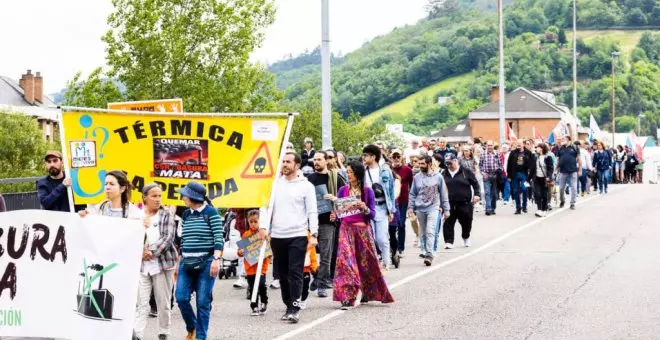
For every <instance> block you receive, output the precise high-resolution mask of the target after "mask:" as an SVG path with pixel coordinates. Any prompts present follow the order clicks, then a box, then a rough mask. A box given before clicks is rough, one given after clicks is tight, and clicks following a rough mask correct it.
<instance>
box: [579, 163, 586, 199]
mask: <svg viewBox="0 0 660 340" xmlns="http://www.w3.org/2000/svg"><path fill="white" fill-rule="evenodd" d="M578 180H579V181H580V192H581V193H585V192H587V169H582V176H580V177H578Z"/></svg>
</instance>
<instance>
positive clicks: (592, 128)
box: [589, 115, 601, 142]
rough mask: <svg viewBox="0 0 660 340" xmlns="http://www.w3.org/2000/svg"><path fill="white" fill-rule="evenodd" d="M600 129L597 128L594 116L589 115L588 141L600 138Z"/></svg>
mask: <svg viewBox="0 0 660 340" xmlns="http://www.w3.org/2000/svg"><path fill="white" fill-rule="evenodd" d="M600 134H601V132H600V128H599V127H598V123H597V122H596V118H594V115H591V117H589V141H590V142H591V141H593V140H594V139H596V138H597V137H600Z"/></svg>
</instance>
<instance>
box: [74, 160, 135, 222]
mask: <svg viewBox="0 0 660 340" xmlns="http://www.w3.org/2000/svg"><path fill="white" fill-rule="evenodd" d="M105 198H106V200H105V201H103V202H102V203H101V204H98V205H91V204H88V205H87V209H85V210H81V211H79V212H78V214H80V216H81V217H85V216H87V214H93V215H102V216H108V217H121V218H130V219H136V220H142V219H143V218H144V213H143V212H142V210H140V208H138V207H137V206H135V205H134V204H133V203H131V183H130V182H129V181H128V178H127V177H126V174H125V173H124V172H123V171H120V170H113V171H110V172H109V173H108V174H107V175H106V176H105Z"/></svg>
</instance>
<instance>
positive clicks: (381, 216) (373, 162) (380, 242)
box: [362, 145, 396, 271]
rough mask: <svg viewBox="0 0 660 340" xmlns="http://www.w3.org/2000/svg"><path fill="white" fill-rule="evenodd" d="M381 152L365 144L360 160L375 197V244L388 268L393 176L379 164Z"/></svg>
mask: <svg viewBox="0 0 660 340" xmlns="http://www.w3.org/2000/svg"><path fill="white" fill-rule="evenodd" d="M381 157H382V154H381V152H380V148H378V147H377V146H375V145H367V146H365V147H364V149H363V150H362V162H363V163H364V165H365V168H366V171H365V172H366V175H365V176H364V183H365V184H366V185H367V186H368V187H370V188H371V189H372V190H373V191H374V196H375V197H376V217H375V218H374V220H373V221H372V223H373V230H374V235H376V245H377V246H378V250H379V251H380V253H381V258H382V262H383V269H384V270H386V271H387V270H389V265H390V244H389V241H390V237H389V222H390V221H392V219H394V213H396V206H395V204H394V176H393V175H392V171H390V169H389V167H388V166H387V165H380V164H379V162H380V159H381Z"/></svg>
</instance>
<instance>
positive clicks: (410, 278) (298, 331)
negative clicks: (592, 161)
mask: <svg viewBox="0 0 660 340" xmlns="http://www.w3.org/2000/svg"><path fill="white" fill-rule="evenodd" d="M619 188H620V187H615V188H612V187H610V188H609V189H610V190H609V191H610V192H612V191H613V190H612V189H614V190H616V189H619ZM598 197H601V195H598V194H594V195H593V196H591V197H588V198H586V199H583V200H580V201H577V202H576V205H577V204H582V203H586V202H589V201H591V200H592V199H595V198H598ZM566 210H569V208H562V209H558V208H555V210H554V211H553V212H552V213H550V214H548V215H547V216H546V217H544V218H538V217H537V219H535V220H534V221H531V222H529V223H527V224H524V225H522V226H520V227H518V228H516V229H513V230H511V231H509V232H507V233H505V234H503V235H501V236H500V237H497V238H495V239H493V240H491V241H489V242H487V243H486V244H484V245H482V246H481V247H479V248H476V249H474V250H472V251H470V252H468V253H465V254H463V255H460V256H457V257H455V258H453V259H450V260H447V261H444V262H441V263H438V264H437V265H433V266H432V267H429V268H428V269H424V270H422V271H419V272H417V273H415V274H413V275H410V276H408V277H406V278H404V279H401V280H399V281H397V282H395V283H393V284H391V285H389V286H388V287H389V289H390V290H394V289H396V288H397V287H400V286H402V285H404V284H406V283H408V282H410V281H413V280H416V279H418V278H420V277H422V276H425V275H428V274H431V273H433V272H435V271H436V270H439V269H440V268H444V267H446V266H448V265H450V264H453V263H456V262H458V261H460V260H464V259H466V258H468V257H471V256H474V255H476V254H479V253H481V252H483V251H484V250H486V249H488V248H490V247H492V246H494V245H496V244H498V243H500V242H502V241H504V240H506V239H507V238H509V237H511V236H513V235H515V234H518V233H520V232H521V231H523V230H525V229H529V228H530V227H533V226H535V225H537V224H539V223H541V222H543V221H545V220H546V219H549V218H550V217H552V216H555V215H557V214H559V213H561V212H564V211H566ZM359 306H360V305H359V304H357V305H356V306H355V308H358V307H359ZM355 308H354V309H355ZM346 312H350V311H344V310H340V309H338V310H336V311H333V312H331V313H329V314H327V315H325V316H322V317H320V318H318V319H316V320H314V321H312V322H310V323H308V324H305V325H303V326H300V327H298V328H296V329H294V330H292V331H290V332H287V333H284V334H282V335H280V336H278V337H276V338H274V339H273V340H285V339H291V338H293V337H295V336H296V335H300V334H301V333H304V332H306V331H308V330H310V329H312V328H314V327H316V326H318V325H320V324H322V323H324V322H326V321H328V320H331V319H334V318H336V317H338V316H340V315H342V314H344V313H346Z"/></svg>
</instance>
